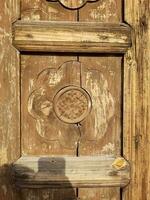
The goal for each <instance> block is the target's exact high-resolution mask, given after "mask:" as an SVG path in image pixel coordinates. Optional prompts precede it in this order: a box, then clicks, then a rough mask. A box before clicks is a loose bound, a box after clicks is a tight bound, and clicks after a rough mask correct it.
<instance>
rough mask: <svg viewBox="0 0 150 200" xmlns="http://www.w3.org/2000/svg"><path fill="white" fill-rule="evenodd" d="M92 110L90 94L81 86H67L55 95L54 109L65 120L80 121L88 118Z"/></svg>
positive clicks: (68, 121) (70, 121)
mask: <svg viewBox="0 0 150 200" xmlns="http://www.w3.org/2000/svg"><path fill="white" fill-rule="evenodd" d="M90 110H91V99H90V96H89V94H88V93H87V92H86V91H85V90H84V89H82V88H80V87H76V86H68V87H65V88H63V89H61V90H60V91H59V92H57V94H56V95H55V97H54V111H55V113H56V116H57V117H58V118H59V119H60V120H62V121H63V122H66V123H72V124H73V123H79V122H81V121H82V120H83V119H85V118H86V116H87V115H88V114H89V113H90Z"/></svg>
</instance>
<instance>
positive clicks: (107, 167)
mask: <svg viewBox="0 0 150 200" xmlns="http://www.w3.org/2000/svg"><path fill="white" fill-rule="evenodd" d="M129 171H130V167H129V164H128V162H127V161H126V160H125V159H124V158H121V157H119V158H114V157H113V156H95V157H94V156H93V157H88V156H82V157H22V158H20V159H19V160H18V161H17V162H15V163H14V165H13V172H14V181H15V184H16V185H17V187H24V188H45V187H47V188H64V187H84V188H85V187H89V188H93V187H124V186H126V185H127V184H128V183H129V180H130V178H129V177H130V174H129Z"/></svg>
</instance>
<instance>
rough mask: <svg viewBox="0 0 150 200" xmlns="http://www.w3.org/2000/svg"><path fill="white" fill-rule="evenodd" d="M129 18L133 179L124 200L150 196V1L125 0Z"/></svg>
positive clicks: (128, 139) (128, 148) (127, 126)
mask: <svg viewBox="0 0 150 200" xmlns="http://www.w3.org/2000/svg"><path fill="white" fill-rule="evenodd" d="M124 9H125V16H124V18H125V21H126V22H127V23H128V24H130V25H131V27H132V29H133V32H134V34H133V38H132V43H133V45H132V48H131V49H130V50H129V51H128V52H127V53H126V55H125V60H124V78H125V84H124V100H125V102H124V123H123V124H124V146H123V151H124V156H125V157H126V158H127V159H128V160H130V162H131V167H132V181H131V184H130V186H129V187H128V188H126V189H125V190H124V193H123V199H124V200H133V199H134V200H141V199H142V200H148V199H150V134H149V133H150V62H149V60H150V48H149V47H150V1H149V0H142V1H137V0H134V1H133V0H132V1H129V0H125V8H124Z"/></svg>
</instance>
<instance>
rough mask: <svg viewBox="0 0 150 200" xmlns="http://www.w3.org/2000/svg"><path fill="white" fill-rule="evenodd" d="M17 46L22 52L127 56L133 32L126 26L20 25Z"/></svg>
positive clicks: (17, 25)
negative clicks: (125, 54) (121, 54)
mask: <svg viewBox="0 0 150 200" xmlns="http://www.w3.org/2000/svg"><path fill="white" fill-rule="evenodd" d="M13 44H14V46H15V47H16V48H17V49H18V50H20V51H36V52H37V51H40V52H83V53H84V52H88V53H90V52H91V53H125V52H126V51H127V49H128V48H129V47H130V46H131V30H130V28H129V27H128V26H127V25H125V24H109V23H93V22H91V23H86V22H73V23H70V22H44V21H43V22H41V21H40V22H31V21H29V22H25V21H17V22H16V23H15V24H14V25H13Z"/></svg>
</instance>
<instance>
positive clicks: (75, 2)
mask: <svg viewBox="0 0 150 200" xmlns="http://www.w3.org/2000/svg"><path fill="white" fill-rule="evenodd" d="M51 1H59V2H60V3H61V4H62V5H63V6H65V7H67V8H70V9H78V8H80V7H82V6H84V5H85V4H86V3H87V2H95V1H97V0H51Z"/></svg>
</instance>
